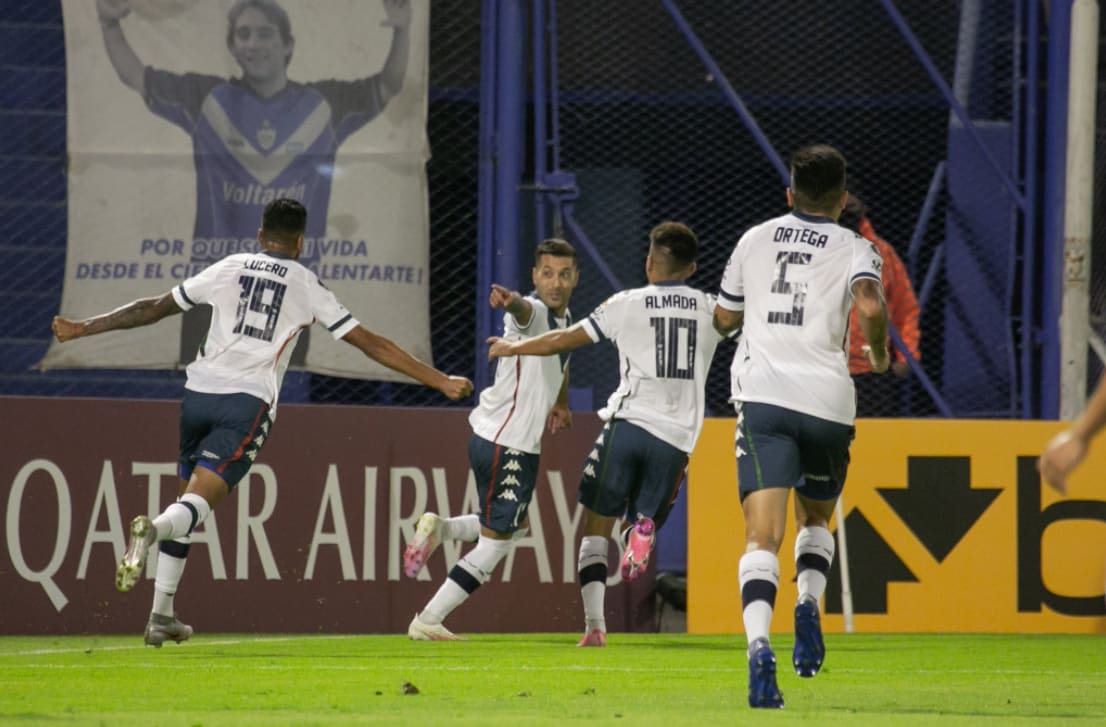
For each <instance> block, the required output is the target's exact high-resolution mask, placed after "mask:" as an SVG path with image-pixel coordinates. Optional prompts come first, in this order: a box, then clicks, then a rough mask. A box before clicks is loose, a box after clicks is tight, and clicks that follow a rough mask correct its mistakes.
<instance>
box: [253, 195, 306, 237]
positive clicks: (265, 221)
mask: <svg viewBox="0 0 1106 727" xmlns="http://www.w3.org/2000/svg"><path fill="white" fill-rule="evenodd" d="M306 229H307V208H305V207H304V206H303V205H302V204H300V203H299V202H297V201H296V200H294V199H287V198H284V197H281V198H280V199H274V200H273V201H272V202H270V203H269V204H267V205H265V211H264V212H263V213H262V214H261V232H262V234H263V235H264V236H265V237H266V239H268V240H269V241H271V242H274V243H276V244H278V245H281V246H282V247H295V245H296V240H297V239H298V238H299V236H300V235H302V234H303V231H304V230H306Z"/></svg>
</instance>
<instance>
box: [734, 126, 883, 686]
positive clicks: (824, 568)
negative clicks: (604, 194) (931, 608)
mask: <svg viewBox="0 0 1106 727" xmlns="http://www.w3.org/2000/svg"><path fill="white" fill-rule="evenodd" d="M846 199H847V192H846V190H845V158H844V157H843V156H842V155H841V153H840V152H839V151H837V150H836V149H834V148H833V147H830V146H825V145H817V146H810V147H805V148H803V149H800V150H799V151H797V152H796V153H795V154H794V155H793V156H792V158H791V187H790V188H789V189H788V190H787V201H788V205H789V206H790V207H791V210H792V211H791V212H790V213H789V214H786V215H783V216H782V217H776V218H774V219H771V220H768V221H767V222H763V223H761V224H759V225H757V226H755V227H753V228H751V229H749V230H748V231H747V232H746V233H745V234H744V235H742V237H741V239H740V240H738V242H737V246H736V247H735V248H734V251H733V254H732V255H730V260H729V262H728V263H727V265H726V271H725V273H724V274H723V276H722V289H721V295H720V296H719V299H718V307H717V308H716V309H715V323H716V325H717V326H718V328H719V330H722V331H736V330H738V329H741V340H740V342H739V344H738V347H737V350H736V351H735V353H734V360H733V367H732V369H731V374H732V387H733V390H732V401H734V405H735V408H736V410H737V434H736V438H735V446H734V450H735V454H736V457H737V477H738V484H739V486H740V494H741V506H742V510H743V512H744V516H745V553H744V555H743V556H742V557H741V562H740V566H739V580H740V583H741V602H742V607H743V620H744V623H745V633H746V636H747V638H748V654H749V705H750V706H752V707H766V708H778V707H782V706H783V696H782V695H781V694H780V691H779V688H778V686H777V684H776V657H775V654H774V653H773V651H772V649H771V646H770V645H769V641H768V631H769V626H770V624H771V621H772V610H773V608H774V606H775V601H776V590H777V587H778V585H779V577H780V567H779V560H778V558H777V553H778V552H779V549H780V541H781V540H782V539H783V532H784V527H785V524H786V520H787V503H788V499H789V496H790V493H791V490H792V489H794V491H795V519H796V529H797V531H798V537H797V538H796V540H795V563H796V570H797V571H798V587H799V599H798V604H797V605H796V606H795V648H794V652H793V654H792V662H793V664H794V667H795V671H796V673H798V675H799V676H801V677H812V676H814V675H815V674H816V673H817V672H818V669H819V668H820V667H821V665H822V659H823V658H824V656H825V646H824V644H823V640H822V630H821V623H820V618H819V611H818V600H819V599H820V598H821V596H822V593H823V592H824V591H825V587H826V574H827V573H828V572H829V568H830V563H831V562H832V560H833V552H834V541H833V536H832V534H831V533H830V531H829V520H830V516H831V515H832V514H833V509H834V505H835V504H836V503H837V498H838V497H839V496H840V494H841V489H842V488H843V487H844V485H845V474H846V472H847V470H848V465H849V445H850V443H851V442H852V439H853V434H854V428H853V421H854V419H855V416H856V395H855V391H854V388H853V382H852V379H851V378H850V376H849V368H848V340H847V339H848V329H849V328H848V326H849V309H850V308H851V307H852V306H854V305H855V306H856V311H857V314H858V319H859V322H860V327H861V330H862V332H863V334H864V338H865V340H867V341H877V342H879V345H876V346H872V347H870V348H869V349H868V355H869V358H870V360H871V364H872V370H873V371H875V372H876V373H882V372H884V371H886V370H887V367H888V365H889V364H888V357H887V347H886V346H885V345H883V343H882V342H883V341H886V340H887V307H886V305H885V304H884V300H883V288H882V284H881V283H880V268H881V265H882V262H881V260H880V256H879V252H878V250H876V248H875V247H874V246H873V245H872V244H871V243H870V242H868V241H867V240H865V239H864V238H862V237H860V236H859V235H857V234H856V233H854V232H852V231H850V230H847V229H845V228H843V227H839V226H838V225H837V223H836V220H837V217H838V215H840V213H841V210H842V209H843V208H844V206H845V202H846Z"/></svg>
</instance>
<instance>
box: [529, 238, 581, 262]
mask: <svg viewBox="0 0 1106 727" xmlns="http://www.w3.org/2000/svg"><path fill="white" fill-rule="evenodd" d="M542 255H552V256H554V257H570V258H572V264H573V265H575V264H576V248H574V247H573V246H572V245H570V244H569V243H568V241H567V240H562V239H561V238H559V237H551V238H549V239H548V240H542V241H541V242H540V243H539V244H538V247H537V249H536V250H534V267H537V266H538V265H541V256H542Z"/></svg>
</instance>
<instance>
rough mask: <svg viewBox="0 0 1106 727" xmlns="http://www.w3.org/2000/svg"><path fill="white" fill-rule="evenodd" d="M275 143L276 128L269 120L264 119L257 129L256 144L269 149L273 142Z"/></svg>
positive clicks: (266, 149)
mask: <svg viewBox="0 0 1106 727" xmlns="http://www.w3.org/2000/svg"><path fill="white" fill-rule="evenodd" d="M275 143H276V129H274V128H273V126H272V124H270V123H269V120H268V119H266V120H265V121H264V122H262V124H261V128H260V129H258V130H257V145H258V146H259V147H261V148H262V149H264V150H265V151H269V150H270V149H272V148H273V144H275Z"/></svg>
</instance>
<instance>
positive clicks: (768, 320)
mask: <svg viewBox="0 0 1106 727" xmlns="http://www.w3.org/2000/svg"><path fill="white" fill-rule="evenodd" d="M881 267H882V260H881V258H880V255H879V251H878V250H877V249H876V248H875V246H873V245H872V243H870V242H868V241H867V240H865V239H864V238H862V237H860V236H859V235H857V234H856V233H854V232H852V231H851V230H848V229H845V228H844V227H840V226H839V225H838V224H837V223H836V222H835V221H834V220H832V219H830V218H829V217H818V216H813V215H808V214H803V213H801V212H797V211H793V212H791V213H790V214H786V215H783V216H781V217H777V218H775V219H771V220H768V221H767V222H763V223H761V224H759V225H757V226H755V227H752V228H750V229H749V230H748V231H747V232H746V233H745V234H744V235H742V237H741V239H740V240H739V241H738V243H737V246H736V247H735V248H734V251H733V253H732V254H731V255H730V260H729V262H728V263H727V264H726V271H725V273H724V274H723V276H722V289H721V296H720V297H719V301H718V302H719V305H720V306H721V307H722V308H725V309H727V310H731V311H742V310H743V311H744V324H743V328H742V333H741V340H740V342H739V343H738V348H737V352H736V353H735V355H734V361H733V367H732V368H731V377H732V400H733V401H743V402H754V401H755V402H761V403H764V404H774V405H776V406H782V407H785V408H787V409H791V410H793V411H798V412H801V413H803V414H809V415H811V416H815V417H818V418H820V419H827V420H829V421H833V422H839V423H841V424H849V425H851V424H852V423H853V421H854V419H855V418H856V394H855V390H854V387H853V382H852V377H850V376H849V366H848V348H849V346H848V331H849V309H850V308H851V307H852V303H853V300H852V285H853V283H854V282H856V281H857V280H859V279H861V278H869V279H872V280H875V281H876V282H877V283H880V268H881Z"/></svg>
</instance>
